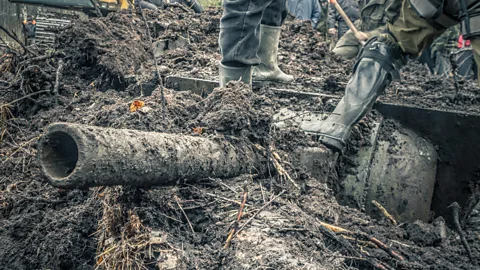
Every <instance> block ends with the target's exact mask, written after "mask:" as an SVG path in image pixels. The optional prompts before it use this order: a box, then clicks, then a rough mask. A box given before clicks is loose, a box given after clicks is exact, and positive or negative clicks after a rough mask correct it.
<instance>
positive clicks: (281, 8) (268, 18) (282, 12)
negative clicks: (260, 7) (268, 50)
mask: <svg viewBox="0 0 480 270" xmlns="http://www.w3.org/2000/svg"><path fill="white" fill-rule="evenodd" d="M265 2H267V1H265ZM286 4H287V1H286V0H273V1H271V3H270V5H268V6H267V8H266V9H265V11H264V12H263V16H262V21H261V24H263V25H268V26H282V25H283V22H284V21H285V18H286V17H287V15H288V12H287V6H286Z"/></svg>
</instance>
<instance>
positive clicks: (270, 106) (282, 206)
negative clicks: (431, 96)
mask: <svg viewBox="0 0 480 270" xmlns="http://www.w3.org/2000/svg"><path fill="white" fill-rule="evenodd" d="M145 16H146V19H147V21H148V29H149V32H150V33H151V35H147V31H146V29H147V28H146V27H147V25H145V24H144V22H143V20H142V19H141V17H139V16H137V15H135V14H132V13H118V14H111V15H109V16H107V17H105V18H92V19H89V20H86V21H79V22H75V23H74V24H73V25H72V26H70V27H69V28H68V29H66V30H65V31H64V32H63V33H61V34H60V36H59V38H58V40H57V44H56V45H55V51H54V52H53V53H52V52H49V53H47V52H45V51H42V50H38V51H33V49H32V53H24V52H23V51H21V50H20V51H16V50H14V49H9V50H8V51H7V52H5V53H4V54H2V55H3V56H2V58H1V59H2V60H0V61H1V62H0V70H3V71H4V72H2V74H1V75H0V80H1V84H0V87H1V88H0V89H1V90H0V91H2V95H1V97H0V104H1V107H0V108H1V111H0V112H1V118H0V120H1V123H0V124H1V125H0V127H1V128H2V133H1V148H0V156H1V158H2V161H1V162H2V167H1V169H0V172H1V174H0V206H1V209H0V259H1V261H2V263H3V265H5V267H6V268H10V269H21V268H28V269H40V268H51V269H91V268H97V269H302V268H304V269H425V268H429V269H474V267H476V266H475V265H474V264H472V262H470V260H469V258H468V256H466V254H465V252H464V249H463V246H462V243H461V242H460V241H459V239H457V235H456V234H455V233H453V232H452V231H450V230H449V231H448V232H449V233H448V236H447V237H446V238H444V239H441V241H440V243H438V242H436V241H433V240H432V241H430V242H429V243H430V244H428V245H424V244H422V243H423V242H422V243H418V242H416V240H415V238H414V237H413V233H414V231H413V229H408V228H407V227H408V226H406V225H405V224H400V225H398V226H396V225H395V223H394V220H392V219H391V218H389V215H388V213H384V214H385V218H383V219H380V220H374V219H372V218H370V217H368V216H366V215H365V214H364V213H361V212H360V211H359V210H356V209H352V208H349V207H345V206H341V205H339V204H338V203H337V200H336V198H335V194H334V190H332V189H331V188H330V187H328V186H327V184H326V182H329V181H333V180H334V179H338V175H337V173H338V172H335V171H332V172H331V175H330V178H331V179H330V180H329V181H325V180H324V179H314V178H312V177H311V176H310V175H309V173H308V172H306V171H304V170H303V169H302V168H299V167H296V166H294V165H293V164H295V163H294V160H293V159H294V155H293V149H295V148H296V147H298V146H314V147H315V146H316V147H320V145H319V144H318V143H317V142H316V141H315V140H314V139H313V138H312V137H310V136H307V135H305V134H303V133H302V132H300V131H299V130H298V129H295V128H292V129H289V130H286V131H273V129H272V127H271V123H272V120H271V117H272V114H273V112H274V111H276V110H277V109H278V108H279V107H280V106H289V108H291V109H294V110H296V111H298V112H299V113H301V112H302V111H303V110H305V109H308V110H311V111H324V110H328V109H329V108H331V106H332V105H331V102H329V99H328V98H327V99H322V98H318V99H315V100H313V101H312V100H310V101H308V100H298V99H296V98H295V97H293V98H292V97H278V96H276V95H273V94H272V93H270V92H269V91H268V89H261V90H259V91H260V92H258V93H252V92H251V91H248V89H246V88H245V87H244V86H243V85H242V84H234V85H233V86H232V88H231V89H228V90H225V89H218V90H216V91H215V92H214V93H212V94H211V95H210V96H209V97H207V98H206V99H202V98H201V97H200V96H197V95H194V94H192V93H188V92H183V93H182V92H175V91H173V90H170V89H165V92H164V93H163V94H164V95H163V94H161V93H160V91H159V89H157V90H156V91H154V92H153V95H152V96H149V97H141V96H140V89H141V88H142V87H146V86H147V85H149V84H152V83H153V85H154V86H155V87H156V86H157V81H156V80H157V79H159V78H158V77H160V78H162V77H164V76H165V75H169V74H183V75H187V76H189V77H199V78H209V79H213V78H215V77H216V73H217V70H216V65H217V60H219V54H218V49H217V46H216V43H217V38H218V20H219V17H220V11H219V10H216V9H210V10H207V11H206V12H205V13H204V14H202V15H195V14H192V13H184V12H182V11H181V10H178V9H173V11H169V10H166V11H162V12H159V13H150V12H146V14H145ZM150 38H152V39H153V42H157V41H164V40H168V41H169V42H168V44H170V45H172V44H177V45H175V46H173V45H172V47H170V48H167V49H166V50H164V51H163V52H162V55H161V57H159V58H158V71H157V69H156V68H155V64H154V63H153V61H151V59H149V57H150V56H149V50H150V44H151V43H150ZM282 38H283V39H282V40H284V42H283V43H282V50H281V55H280V59H281V63H282V68H284V69H285V70H286V71H287V72H290V73H293V74H295V75H296V76H297V78H298V80H297V82H296V83H295V84H294V85H293V86H292V87H293V88H297V89H302V90H304V91H305V90H308V91H319V90H320V89H323V90H326V91H328V92H329V93H330V94H331V93H335V92H338V91H342V90H343V88H344V83H345V81H346V79H347V75H348V73H349V72H350V68H351V63H345V62H342V61H340V60H339V59H338V58H335V57H332V56H331V55H330V54H329V53H328V52H327V47H328V44H327V43H324V42H323V41H322V38H321V36H320V35H319V34H316V33H315V32H313V31H312V29H310V25H309V24H308V23H300V22H297V21H293V22H292V21H288V22H287V23H286V26H285V32H284V34H283V37H282ZM182 39H187V40H188V42H187V44H184V45H183V46H178V43H175V41H178V40H182ZM167 47H168V46H167ZM158 74H160V75H158ZM325 74H328V76H326V75H325ZM417 80H419V79H417ZM400 86H401V87H404V88H408V85H407V86H405V85H400ZM468 94H469V95H470V94H471V93H470V92H468ZM163 97H164V100H165V106H163V105H162V99H163ZM400 98H401V97H400ZM405 98H407V97H405ZM442 106H443V105H442ZM56 121H67V122H76V123H83V124H91V125H98V126H104V127H114V128H130V129H138V130H146V131H155V132H169V133H182V134H193V135H195V136H211V137H216V138H217V139H221V140H227V141H229V142H230V143H235V141H238V140H242V141H246V142H248V143H250V144H252V145H255V146H256V147H258V148H259V149H262V151H264V152H265V155H267V156H268V157H269V158H270V161H271V162H270V164H269V165H270V170H269V173H268V174H267V175H258V174H257V173H256V172H252V173H251V174H247V175H242V176H240V177H236V178H234V179H228V180H225V179H215V178H210V179H201V180H199V182H198V184H195V185H178V186H167V187H156V188H152V189H148V190H144V189H140V188H131V187H113V188H93V189H90V190H84V191H81V190H72V191H70V190H59V189H56V188H53V187H51V186H50V185H48V184H47V183H46V181H45V180H44V179H43V177H42V176H41V173H40V170H39V166H38V163H37V161H36V159H35V155H36V150H35V149H36V147H35V142H36V140H38V138H39V136H41V135H42V133H43V130H44V128H45V127H46V126H47V125H48V124H49V123H52V122H56ZM366 121H368V120H366ZM365 125H368V123H367V124H365ZM355 132H356V136H357V137H358V138H360V139H359V140H361V136H362V128H359V129H358V130H356V131H355ZM357 133H358V134H357ZM332 179H333V180H332ZM415 228H417V227H415ZM421 228H423V227H421ZM428 228H429V229H431V228H430V227H428ZM431 230H434V228H433V229H431ZM418 233H419V234H422V231H420V232H418ZM465 234H466V235H465V238H464V239H465V241H467V242H469V244H470V245H469V246H470V248H471V252H472V256H474V257H475V256H476V257H478V255H479V254H480V245H479V244H478V240H476V239H477V237H478V236H477V234H475V232H474V231H466V232H465ZM434 240H437V239H434ZM427 242H428V241H427Z"/></svg>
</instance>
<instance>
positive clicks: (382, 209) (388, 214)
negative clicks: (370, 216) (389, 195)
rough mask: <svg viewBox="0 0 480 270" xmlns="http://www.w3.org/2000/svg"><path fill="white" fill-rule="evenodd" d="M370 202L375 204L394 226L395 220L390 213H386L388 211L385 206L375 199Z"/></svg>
mask: <svg viewBox="0 0 480 270" xmlns="http://www.w3.org/2000/svg"><path fill="white" fill-rule="evenodd" d="M372 203H373V205H375V206H376V207H377V208H378V209H379V210H380V212H382V214H383V215H384V216H385V217H386V218H388V219H389V220H390V221H391V222H392V223H393V225H394V226H397V221H396V220H395V218H394V217H393V216H392V215H390V213H388V211H387V209H385V207H383V206H382V205H381V204H380V203H379V202H377V201H375V200H373V201H372Z"/></svg>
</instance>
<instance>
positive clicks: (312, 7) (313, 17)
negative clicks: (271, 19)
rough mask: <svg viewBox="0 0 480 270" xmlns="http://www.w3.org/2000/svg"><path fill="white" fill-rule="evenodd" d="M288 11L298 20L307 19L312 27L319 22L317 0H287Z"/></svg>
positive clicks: (315, 26)
mask: <svg viewBox="0 0 480 270" xmlns="http://www.w3.org/2000/svg"><path fill="white" fill-rule="evenodd" d="M287 8H288V12H289V13H290V14H292V15H293V16H294V17H295V18H297V19H299V20H309V21H310V22H312V26H313V28H314V29H315V28H317V26H318V23H319V22H320V18H321V15H320V4H319V3H318V0H288V1H287Z"/></svg>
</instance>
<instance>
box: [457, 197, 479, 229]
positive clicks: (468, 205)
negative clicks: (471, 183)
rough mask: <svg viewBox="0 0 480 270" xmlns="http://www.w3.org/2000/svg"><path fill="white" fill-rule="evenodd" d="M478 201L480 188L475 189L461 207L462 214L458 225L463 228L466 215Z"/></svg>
mask: <svg viewBox="0 0 480 270" xmlns="http://www.w3.org/2000/svg"><path fill="white" fill-rule="evenodd" d="M479 203H480V190H479V189H477V190H476V191H474V192H473V193H472V195H470V198H469V199H468V201H467V203H466V204H465V206H464V207H463V216H462V219H461V221H460V225H462V228H465V224H466V223H467V220H468V217H469V216H470V214H472V212H473V209H475V206H476V205H477V204H479Z"/></svg>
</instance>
